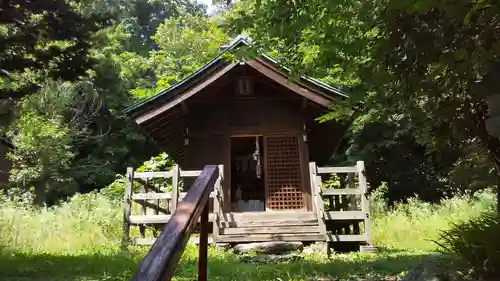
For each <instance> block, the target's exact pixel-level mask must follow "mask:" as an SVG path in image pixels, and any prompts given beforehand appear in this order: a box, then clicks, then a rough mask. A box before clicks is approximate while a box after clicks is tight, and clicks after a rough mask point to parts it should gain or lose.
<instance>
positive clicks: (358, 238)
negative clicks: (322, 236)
mask: <svg viewBox="0 0 500 281" xmlns="http://www.w3.org/2000/svg"><path fill="white" fill-rule="evenodd" d="M326 241H327V242H366V241H367V238H366V236H365V235H352V234H351V235H342V234H340V235H338V234H331V233H327V234H326Z"/></svg>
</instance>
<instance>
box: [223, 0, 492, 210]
mask: <svg viewBox="0 0 500 281" xmlns="http://www.w3.org/2000/svg"><path fill="white" fill-rule="evenodd" d="M473 2H474V1H473ZM473 2H470V1H468V0H463V1H458V2H457V1H454V2H453V3H452V2H447V1H427V0H421V1H386V0H375V1H357V0H352V1H315V2H314V3H312V2H307V1H302V2H300V1H299V2H297V1H291V0H270V1H255V0H242V1H238V2H237V3H235V4H234V5H235V8H234V9H233V10H231V11H229V12H228V13H227V14H226V15H225V18H226V24H227V26H228V27H229V28H230V30H231V31H232V32H236V33H238V32H242V31H245V32H247V33H249V34H250V35H251V36H252V38H253V39H254V43H255V46H256V47H263V48H264V49H266V50H269V51H270V52H274V53H275V54H277V57H278V58H279V59H280V61H282V62H283V63H284V64H285V65H286V66H288V67H290V68H291V69H292V70H293V71H294V72H296V73H307V74H309V75H312V76H315V77H318V78H320V79H321V80H323V81H325V82H328V83H331V84H333V85H336V86H340V87H343V88H344V89H345V90H346V91H348V92H349V94H350V97H351V98H350V99H349V100H348V101H346V102H345V103H338V104H336V105H335V106H333V107H332V109H331V112H329V113H328V114H326V115H325V116H323V117H322V118H320V120H321V121H323V122H325V121H328V120H331V119H346V118H353V119H354V120H353V123H352V126H351V135H350V138H351V141H350V143H349V144H348V146H347V147H346V149H348V152H349V154H348V155H346V156H344V158H345V159H343V160H344V161H347V162H350V163H352V161H356V160H360V159H361V160H365V162H366V167H367V171H368V173H369V176H368V179H369V180H370V182H371V183H372V186H378V185H379V184H380V182H382V181H384V182H387V183H388V188H389V190H390V194H391V197H392V198H391V200H393V201H395V200H399V199H403V198H408V197H411V196H412V194H413V193H417V194H419V195H421V196H422V198H423V199H425V200H437V199H439V198H441V197H443V196H446V194H450V193H451V192H454V191H456V190H464V189H465V190H466V189H469V188H472V189H474V190H478V189H481V188H485V187H489V186H491V185H494V184H496V180H494V178H495V177H498V171H497V172H495V171H493V170H492V169H490V168H489V167H491V166H492V161H491V159H500V157H499V155H500V141H499V140H498V139H495V138H493V137H491V136H489V135H488V133H487V131H486V126H485V120H486V118H487V117H488V116H487V106H486V99H485V97H486V96H487V95H489V94H491V93H493V92H496V89H498V87H499V86H498V79H495V78H494V77H498V72H499V71H498V69H500V68H499V67H498V64H497V63H496V62H495V61H497V60H498V58H499V56H500V49H499V48H498V46H497V45H498V44H494V42H496V41H498V40H499V39H500V38H499V37H498V34H499V33H498V30H499V26H498V24H496V23H497V17H498V12H499V11H500V6H499V4H498V3H497V2H496V1H480V2H481V4H478V5H474V4H473ZM478 3H479V1H478ZM471 146H473V147H474V148H473V149H471V148H470V147H471ZM336 156H337V158H340V159H341V158H343V157H342V155H336ZM401 156H404V157H401ZM491 156H493V157H491ZM472 163H474V164H472ZM487 163H489V164H487ZM496 166H497V167H498V166H499V165H498V163H497V165H496ZM464 167H474V169H468V168H464ZM463 171H467V173H463ZM462 175H463V177H462ZM478 175H481V177H479V176H478ZM479 178H480V180H479ZM408 181H409V182H408Z"/></svg>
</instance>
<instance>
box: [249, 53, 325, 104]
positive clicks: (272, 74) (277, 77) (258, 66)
mask: <svg viewBox="0 0 500 281" xmlns="http://www.w3.org/2000/svg"><path fill="white" fill-rule="evenodd" d="M246 64H247V65H249V66H250V67H252V68H253V69H255V70H257V71H258V72H260V73H261V74H263V75H264V76H267V77H268V78H270V79H272V80H274V81H276V82H277V83H279V84H281V85H283V86H284V87H286V88H288V89H289V90H291V91H293V92H295V93H297V94H298V95H301V96H303V97H305V98H307V99H309V100H311V101H313V102H315V103H317V104H320V105H322V106H324V107H330V105H331V100H330V99H327V98H325V97H323V96H322V95H320V94H318V93H316V92H314V91H312V90H310V89H308V88H306V87H303V86H301V85H300V84H297V83H294V82H293V81H291V80H289V79H288V78H287V77H286V76H283V75H282V74H280V73H279V72H276V71H274V70H273V69H270V68H269V67H267V66H266V65H264V64H263V63H261V62H260V61H258V60H256V59H253V60H249V61H247V62H246Z"/></svg>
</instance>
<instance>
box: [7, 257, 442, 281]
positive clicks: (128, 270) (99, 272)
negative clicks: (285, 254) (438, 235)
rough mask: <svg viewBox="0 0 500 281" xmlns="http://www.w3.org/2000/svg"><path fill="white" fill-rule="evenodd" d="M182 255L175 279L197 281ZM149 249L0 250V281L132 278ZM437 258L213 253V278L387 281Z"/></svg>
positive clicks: (193, 264) (193, 261)
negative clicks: (280, 259) (267, 258)
mask: <svg viewBox="0 0 500 281" xmlns="http://www.w3.org/2000/svg"><path fill="white" fill-rule="evenodd" d="M192 253H193V251H191V254H186V255H185V256H183V258H182V260H181V263H180V264H179V266H178V267H177V269H176V273H175V277H174V280H196V276H197V257H196V256H195V255H193V254H192ZM144 254H145V250H143V251H139V252H135V254H132V252H128V253H120V252H117V251H115V252H113V251H109V253H106V252H103V253H100V254H73V255H50V254H40V255H28V254H19V253H17V254H16V253H9V252H7V251H5V250H4V251H2V252H0V280H5V281H21V280H22V281H28V280H40V281H41V280H43V281H49V280H50V281H52V280H85V281H90V280H106V281H115V280H128V279H130V278H131V276H132V274H133V272H135V271H136V270H137V267H138V264H139V262H140V259H141V258H142V257H143V256H144ZM442 258H443V256H442V255H438V254H411V253H407V252H384V253H380V254H349V255H333V256H332V258H330V259H327V258H305V259H303V260H299V261H293V262H284V263H277V264H252V263H243V262H241V261H239V260H238V258H237V257H235V256H234V255H232V254H221V253H215V252H214V251H211V252H210V259H209V279H210V280H211V281H214V280H225V281H227V280H239V281H243V280H256V281H257V280H258V281H263V280H283V281H285V280H287V281H289V280H325V279H324V278H327V279H328V280H339V279H341V280H346V279H347V280H356V279H358V278H369V279H370V280H383V279H384V277H387V276H396V275H398V274H399V273H401V272H404V271H406V270H409V269H410V268H412V267H413V266H415V265H416V264H417V263H419V262H421V261H422V260H425V259H432V260H435V259H442Z"/></svg>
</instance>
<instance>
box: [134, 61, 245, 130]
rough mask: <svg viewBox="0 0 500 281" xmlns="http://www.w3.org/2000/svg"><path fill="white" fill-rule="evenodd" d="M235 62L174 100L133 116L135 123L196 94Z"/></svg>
mask: <svg viewBox="0 0 500 281" xmlns="http://www.w3.org/2000/svg"><path fill="white" fill-rule="evenodd" d="M236 65H237V64H236V63H231V64H229V65H227V66H225V67H224V68H222V69H221V70H219V71H217V72H215V73H213V74H211V75H210V76H209V77H207V78H206V79H204V80H203V82H202V83H199V84H198V85H196V86H195V87H193V88H191V89H190V90H188V91H186V92H184V93H182V94H181V95H179V96H178V97H177V98H175V99H174V100H172V101H170V102H167V103H166V104H163V105H162V106H160V107H158V108H155V109H153V110H151V111H149V112H146V113H144V114H142V115H140V116H138V117H137V118H135V122H136V123H137V124H142V123H144V122H146V121H148V120H150V119H152V118H154V117H156V116H158V115H160V114H162V113H163V112H165V111H167V110H169V109H171V108H173V107H174V106H176V105H178V104H180V103H182V102H183V101H185V100H186V99H188V98H190V97H192V96H194V95H195V94H197V93H198V92H200V91H201V90H203V89H204V88H205V87H207V86H208V85H210V84H212V83H213V82H215V81H216V80H217V79H219V78H220V77H221V76H222V75H224V74H226V73H227V72H229V71H230V70H231V69H233V68H234V67H235V66H236Z"/></svg>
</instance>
